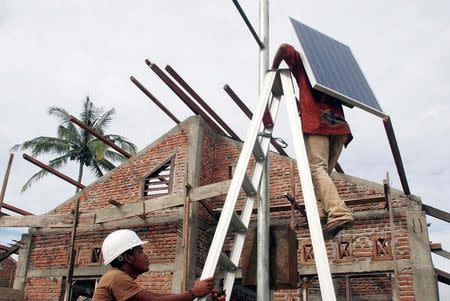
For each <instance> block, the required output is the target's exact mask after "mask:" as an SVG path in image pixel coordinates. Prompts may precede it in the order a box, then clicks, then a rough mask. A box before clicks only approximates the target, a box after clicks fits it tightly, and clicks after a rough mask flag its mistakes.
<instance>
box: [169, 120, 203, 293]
mask: <svg viewBox="0 0 450 301" xmlns="http://www.w3.org/2000/svg"><path fill="white" fill-rule="evenodd" d="M202 122H203V121H202V119H201V118H200V117H195V118H192V119H191V121H190V123H189V130H188V137H189V138H188V150H187V183H188V184H189V185H191V186H192V187H197V186H199V185H200V171H201V170H200V169H201V157H202V141H203V128H202ZM175 168H176V167H175ZM190 207H191V212H190V214H189V220H190V221H189V225H190V227H189V241H188V244H187V247H188V248H189V259H188V267H189V279H188V287H191V286H192V285H193V284H194V281H195V279H196V278H197V277H196V274H195V270H196V268H195V262H196V258H197V240H198V229H199V224H198V219H197V217H198V211H199V204H198V202H193V203H191V205H190ZM181 242H182V237H180V236H179V237H178V241H177V253H176V258H175V264H176V265H175V272H174V278H173V282H172V291H173V292H179V291H180V290H181V288H182V286H183V264H184V257H183V248H182V247H181Z"/></svg>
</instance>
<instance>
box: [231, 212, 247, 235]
mask: <svg viewBox="0 0 450 301" xmlns="http://www.w3.org/2000/svg"><path fill="white" fill-rule="evenodd" d="M230 226H231V227H232V228H233V230H234V231H236V232H241V231H247V227H246V226H245V225H244V223H243V222H242V220H241V218H240V217H239V215H237V214H236V212H233V215H232V217H231V224H230Z"/></svg>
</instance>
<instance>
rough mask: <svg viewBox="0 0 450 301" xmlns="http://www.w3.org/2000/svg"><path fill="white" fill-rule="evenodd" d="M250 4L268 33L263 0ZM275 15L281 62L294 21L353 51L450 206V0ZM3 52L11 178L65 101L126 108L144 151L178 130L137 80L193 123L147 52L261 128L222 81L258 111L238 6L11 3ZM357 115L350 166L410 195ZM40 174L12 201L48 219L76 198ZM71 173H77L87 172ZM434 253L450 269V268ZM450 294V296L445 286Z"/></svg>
mask: <svg viewBox="0 0 450 301" xmlns="http://www.w3.org/2000/svg"><path fill="white" fill-rule="evenodd" d="M241 5H242V7H243V8H244V10H245V11H246V12H247V14H248V16H249V18H250V20H251V21H252V23H253V24H254V26H255V27H257V15H258V1H241ZM270 10H271V11H270V26H271V31H270V50H271V55H270V57H271V59H272V57H273V54H274V52H275V51H276V49H277V47H278V45H279V44H280V43H282V42H288V43H291V44H293V45H294V46H297V45H298V42H297V39H296V37H295V36H294V33H293V30H292V28H291V25H290V24H289V18H288V17H289V16H291V17H293V18H295V19H297V20H299V21H300V22H303V23H305V24H307V25H309V26H311V27H313V28H315V29H317V30H319V31H321V32H323V33H325V34H327V35H329V36H331V37H333V38H335V39H337V40H338V41H340V42H342V43H344V44H346V45H348V46H350V48H351V49H352V51H353V53H354V54H355V56H356V58H357V60H358V62H359V64H360V66H361V68H362V70H363V71H364V73H365V75H366V77H367V80H368V81H369V84H370V85H371V86H372V89H373V90H374V92H375V94H376V95H377V97H378V99H379V102H380V104H381V106H382V107H383V109H384V111H385V112H386V113H387V114H388V115H390V116H391V118H392V121H393V125H394V129H395V131H396V135H397V140H398V143H399V146H400V150H401V153H402V156H403V161H404V164H405V170H406V173H407V177H408V180H409V185H410V188H411V191H412V193H413V194H416V195H418V196H420V197H421V198H422V200H423V202H424V203H426V204H429V205H432V206H435V207H438V208H440V209H442V210H446V211H450V204H449V203H448V202H445V197H446V196H448V195H450V185H449V167H450V163H449V160H448V157H449V156H448V155H449V151H448V149H449V142H448V139H447V138H448V134H447V133H448V131H449V129H450V122H449V121H448V116H450V106H449V101H448V97H449V94H450V85H449V79H450V18H449V12H450V4H449V2H448V1H445V0H433V1H428V2H425V1H419V0H410V1H406V0H398V1H385V0H383V1H370V2H369V1H356V0H352V1H350V0H348V1H347V0H342V1H317V0H316V1H299V0H292V1H288V0H286V1H281V0H279V1H270ZM0 53H1V55H0V104H1V110H0V120H1V122H2V125H3V126H2V127H1V128H0V137H1V139H0V173H1V176H2V178H3V175H4V171H5V170H6V165H7V160H8V156H9V149H10V148H11V146H13V145H14V144H16V143H20V142H23V141H24V140H25V139H28V138H32V137H36V136H40V135H46V136H53V135H55V134H56V125H57V122H56V120H55V119H52V118H49V117H48V116H47V113H46V112H47V109H48V107H50V106H53V105H58V106H62V107H64V108H66V109H67V110H68V111H69V112H71V113H72V114H78V112H79V111H80V109H81V101H82V99H83V98H84V97H85V96H87V95H89V96H90V97H91V100H92V101H93V102H94V103H95V104H96V105H99V106H103V107H105V109H109V108H111V107H114V108H116V110H117V114H116V118H115V120H114V122H113V124H112V126H111V128H110V132H114V133H117V134H120V135H124V136H126V137H128V138H129V139H130V140H132V141H133V142H135V143H136V144H137V145H138V147H139V148H142V147H144V146H146V145H147V144H150V143H151V142H152V141H153V140H155V139H156V138H157V137H159V136H160V135H162V134H164V133H165V132H166V131H167V130H169V129H170V128H172V127H173V126H174V123H173V122H172V121H171V120H170V119H169V118H168V117H166V116H165V115H164V113H162V112H161V111H160V110H159V109H157V108H156V106H155V105H153V104H152V103H150V102H149V101H148V100H147V98H146V97H145V96H144V95H143V94H142V93H141V92H140V91H139V90H138V89H137V88H136V87H135V86H134V85H133V84H132V83H131V82H130V80H129V76H131V75H133V76H135V77H136V78H137V79H138V80H140V81H141V82H142V83H143V84H144V85H145V86H146V87H147V88H148V89H149V90H150V91H151V92H152V93H153V94H154V95H155V96H156V97H158V98H159V99H160V101H161V102H162V103H164V104H165V105H166V106H167V107H168V108H169V109H170V110H171V111H172V112H173V113H174V114H175V115H176V116H177V117H178V118H179V119H184V118H186V117H187V116H189V115H191V112H190V111H189V110H188V108H187V107H185V106H184V104H182V102H181V101H180V100H178V99H177V97H176V96H175V95H174V94H173V93H172V92H171V91H170V90H169V89H168V88H167V87H166V86H165V85H164V84H163V83H162V82H161V81H160V80H159V79H158V78H157V77H156V76H155V75H154V74H153V72H152V71H151V70H150V69H149V68H148V67H147V66H146V64H145V63H144V60H145V59H146V58H148V59H149V60H150V61H152V62H155V63H157V64H158V65H159V66H160V67H161V68H164V66H165V65H166V64H170V65H171V66H172V67H173V68H174V69H175V70H176V71H177V72H178V73H179V74H180V75H181V76H183V77H184V79H185V80H186V81H187V82H188V83H190V84H191V86H192V87H193V88H194V89H195V90H196V91H197V93H198V94H200V95H201V96H202V97H203V98H204V99H205V100H206V101H207V102H208V104H209V105H210V106H211V107H212V108H214V109H215V110H216V111H217V112H218V113H220V115H221V117H222V118H223V119H224V120H226V121H227V122H228V123H229V125H230V126H231V127H232V128H233V129H235V131H237V133H238V134H239V135H240V136H241V137H244V136H245V133H246V128H247V126H248V120H247V119H246V118H245V116H244V115H243V114H242V113H241V112H240V111H239V109H238V108H237V107H236V106H235V105H234V103H232V101H231V100H229V98H228V96H227V95H226V94H225V93H224V92H223V90H222V86H223V85H224V84H225V83H228V84H229V85H230V86H231V87H232V88H233V89H234V90H235V91H236V92H237V93H238V95H239V96H240V97H241V98H242V99H244V100H245V101H246V103H247V105H248V106H249V107H250V108H253V107H254V105H255V101H256V95H257V86H258V85H257V78H258V74H257V70H258V67H257V66H258V48H257V44H256V43H255V42H254V40H253V38H252V37H251V35H250V33H249V31H248V29H247V28H246V27H245V25H244V23H243V21H242V20H241V18H240V16H239V14H238V12H237V11H236V9H235V7H234V5H233V3H232V1H228V0H221V1H206V0H205V1H196V0H191V1H163V0H161V1H157V0H152V1H126V2H125V1H106V0H105V1H5V0H0ZM280 114H281V118H280V120H281V121H280V122H279V123H278V124H277V129H276V135H277V136H280V137H282V138H284V139H286V140H287V141H288V143H289V141H290V140H291V139H290V132H289V129H288V128H287V124H285V122H284V120H285V119H286V118H283V115H282V114H284V117H285V116H286V115H285V114H286V112H285V111H284V109H282V110H281V112H280ZM346 115H347V118H348V120H349V122H350V124H351V127H352V130H353V133H354V136H355V139H354V141H353V142H352V143H351V144H350V146H349V148H348V149H346V150H345V151H344V153H343V155H342V157H341V159H340V163H341V165H342V166H343V168H344V170H345V171H346V173H348V174H351V175H354V176H358V177H361V178H365V179H368V180H372V181H375V182H378V183H381V182H382V180H383V178H384V177H385V173H386V171H388V172H389V173H390V176H391V179H392V185H393V186H394V187H397V188H400V184H399V180H398V177H397V173H396V170H395V165H394V163H393V159H392V155H391V154H390V150H389V146H388V143H387V139H386V136H385V133H384V128H383V124H382V122H381V120H379V118H377V117H374V116H371V115H369V114H367V113H365V112H363V111H361V110H358V109H354V110H347V111H346ZM290 153H292V152H290ZM41 159H42V160H43V161H45V160H48V159H49V158H45V157H43V158H41ZM36 171H38V169H37V168H36V167H34V166H33V165H31V164H30V163H28V162H26V161H24V160H23V159H22V158H21V157H20V155H19V154H17V155H16V158H15V160H14V163H13V169H12V173H11V177H10V181H9V185H8V190H7V193H6V198H5V201H6V202H7V203H10V204H12V205H15V206H18V207H20V208H23V209H26V210H28V211H31V212H33V213H35V214H40V213H44V212H47V211H48V210H50V209H52V208H54V207H55V206H56V205H57V204H59V203H61V202H62V201H64V200H65V199H67V198H68V197H70V196H71V195H72V194H73V191H74V188H73V187H72V186H70V184H66V183H65V182H63V181H61V180H59V179H57V178H55V177H52V176H48V177H47V178H45V179H44V180H42V181H41V182H40V183H38V184H35V185H33V186H32V188H31V189H30V190H29V191H28V192H26V193H24V194H20V187H21V186H22V185H23V184H24V183H25V181H26V180H27V179H28V178H29V177H30V176H31V175H32V174H33V173H35V172H36ZM63 172H65V173H66V174H68V175H70V176H71V177H74V178H75V177H76V174H77V169H76V167H75V166H72V167H69V168H67V169H65V170H63ZM92 179H93V177H92V176H87V177H85V178H84V181H83V182H84V184H88V183H89V182H90V181H92ZM429 222H431V223H432V225H431V228H430V240H432V241H433V242H442V243H443V247H444V248H446V249H449V248H450V239H449V238H448V235H447V233H446V231H447V230H446V229H448V225H446V224H444V223H441V222H439V221H437V220H430V221H429ZM14 231H15V230H11V231H8V232H6V231H4V230H3V231H2V232H0V233H1V235H0V236H1V237H0V243H8V242H11V241H10V238H12V237H13V236H14V235H13V234H12V233H14ZM18 238H19V235H17V237H16V238H15V239H18ZM433 259H434V260H435V263H436V266H438V267H439V268H441V269H444V270H447V271H450V268H449V265H448V263H446V262H444V261H442V260H440V259H439V258H437V257H433ZM441 293H442V294H447V296H450V293H449V289H448V287H446V286H444V287H442V286H441ZM444 296H445V295H444ZM442 297H443V296H442ZM449 298H450V297H449Z"/></svg>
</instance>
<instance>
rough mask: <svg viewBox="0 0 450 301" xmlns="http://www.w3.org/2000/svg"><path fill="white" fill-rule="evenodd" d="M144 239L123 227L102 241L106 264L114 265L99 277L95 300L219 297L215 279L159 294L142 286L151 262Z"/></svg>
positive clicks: (165, 300) (187, 300) (176, 300)
mask: <svg viewBox="0 0 450 301" xmlns="http://www.w3.org/2000/svg"><path fill="white" fill-rule="evenodd" d="M145 243H147V241H142V240H141V239H140V238H139V237H138V236H137V234H136V233H135V232H134V231H131V230H127V229H122V230H117V231H114V232H112V233H110V234H109V235H108V236H107V237H106V238H105V240H104V241H103V244H102V253H103V258H104V264H105V265H107V264H111V266H112V269H111V270H109V271H108V272H106V274H105V275H103V276H102V278H100V281H99V282H98V284H97V287H96V288H95V291H94V296H93V298H92V301H125V300H130V301H133V300H135V301H141V300H142V301H158V300H161V301H191V300H194V299H196V298H198V297H205V296H207V295H209V294H211V295H212V297H213V299H218V301H220V300H225V298H224V296H221V297H220V298H218V297H217V294H216V293H217V290H216V289H215V288H214V278H208V279H205V280H197V281H195V284H194V287H193V288H192V289H189V290H186V291H185V292H184V293H181V294H170V295H159V294H156V293H153V292H150V291H147V290H145V289H143V288H142V287H140V286H139V285H138V284H137V283H136V281H135V279H136V278H137V277H138V276H139V275H140V274H143V273H145V272H148V270H149V268H148V265H149V262H148V257H147V255H146V254H145V253H144V252H143V248H142V245H143V244H145Z"/></svg>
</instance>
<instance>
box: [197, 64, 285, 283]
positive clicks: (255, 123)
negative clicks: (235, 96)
mask: <svg viewBox="0 0 450 301" xmlns="http://www.w3.org/2000/svg"><path fill="white" fill-rule="evenodd" d="M275 75H276V71H270V72H268V73H267V75H266V78H265V83H264V86H263V89H262V93H261V94H260V95H259V97H258V103H257V109H256V110H255V114H254V115H253V119H252V121H251V122H250V126H249V129H248V131H247V136H246V139H245V142H244V145H243V146H242V150H241V154H240V156H239V160H238V163H237V165H236V170H235V172H234V176H233V179H232V180H231V183H230V188H229V191H228V194H227V197H226V199H225V203H224V206H223V209H222V214H221V215H220V219H219V222H218V224H217V227H216V232H215V233H214V237H213V240H212V243H211V247H210V249H209V251H208V256H207V258H206V261H205V265H204V268H203V271H202V275H201V277H200V279H206V278H209V277H212V276H213V275H214V272H215V269H216V266H217V263H218V261H219V256H220V252H221V250H222V247H223V244H224V242H225V238H226V235H227V233H228V227H229V225H230V222H231V218H232V213H233V212H234V208H235V206H236V202H237V198H238V196H239V191H240V188H241V185H242V182H243V180H244V176H245V175H246V172H247V166H248V163H249V161H250V157H251V155H252V153H253V147H254V144H255V142H256V138H257V135H258V130H259V125H260V123H261V122H262V118H263V115H264V112H265V109H266V106H267V102H268V99H269V95H270V93H271V87H272V84H273V82H274V79H275Z"/></svg>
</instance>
